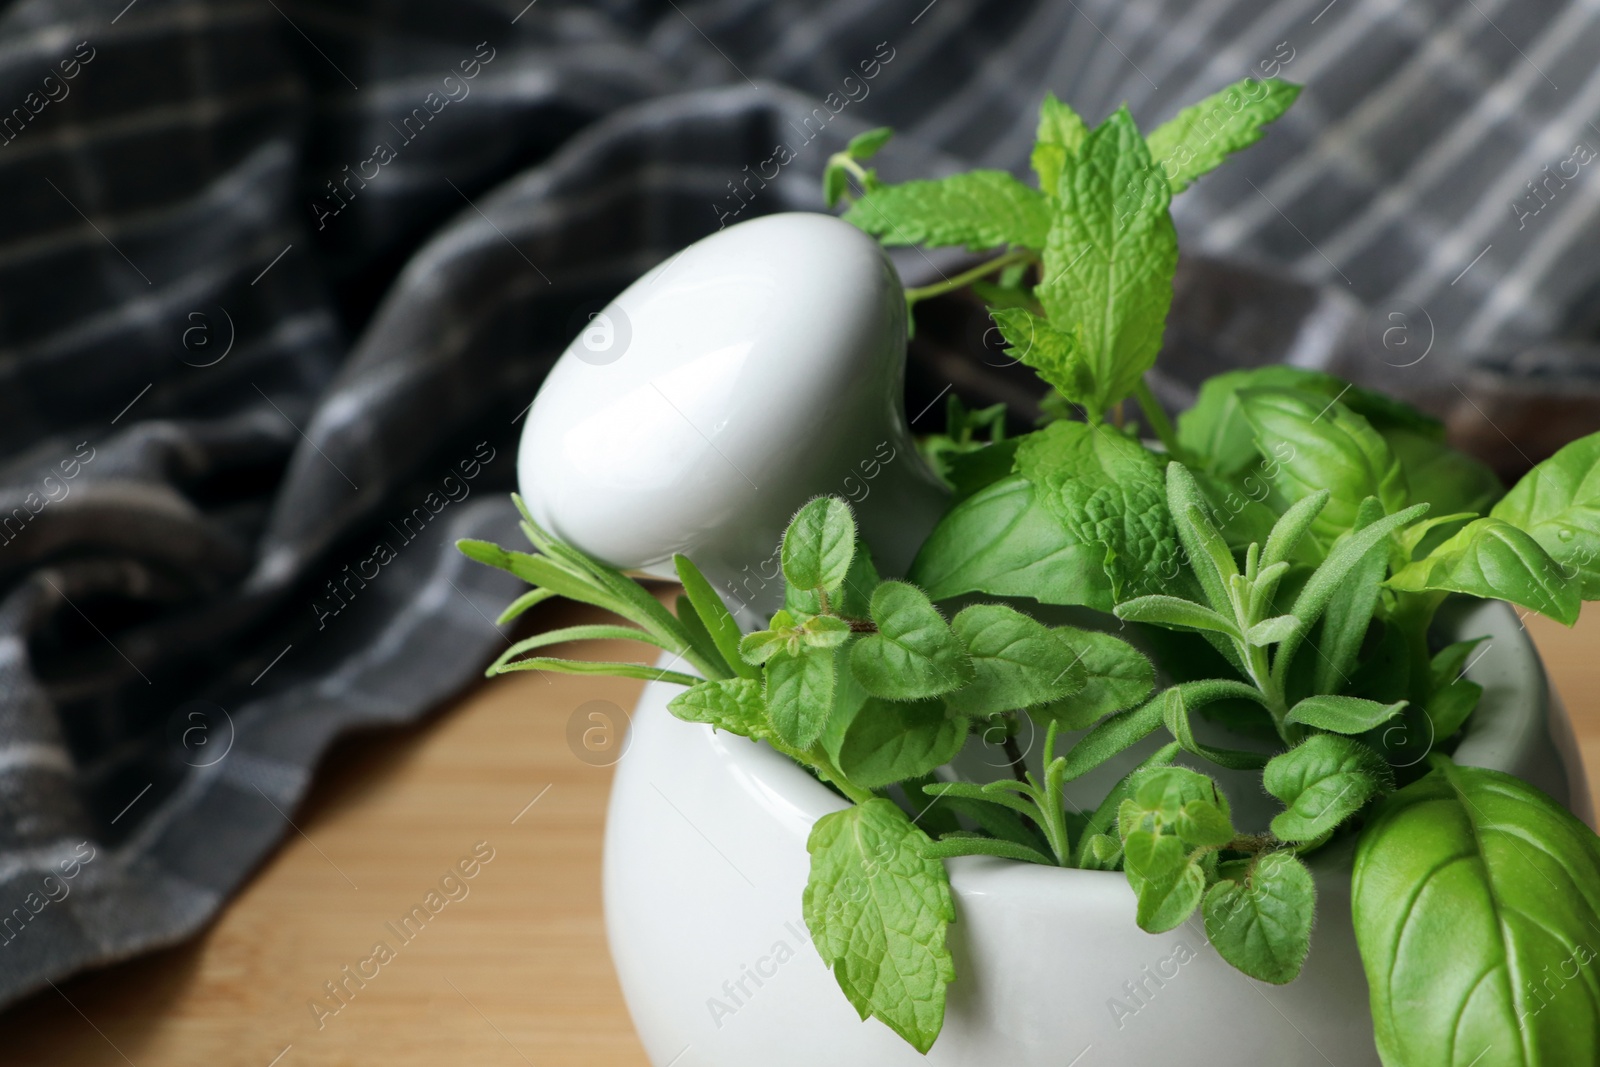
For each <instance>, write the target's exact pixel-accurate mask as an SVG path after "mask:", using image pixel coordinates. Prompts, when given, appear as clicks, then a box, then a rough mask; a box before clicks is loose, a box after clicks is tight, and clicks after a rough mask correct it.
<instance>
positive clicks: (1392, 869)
mask: <svg viewBox="0 0 1600 1067" xmlns="http://www.w3.org/2000/svg"><path fill="white" fill-rule="evenodd" d="M1431 758H1432V759H1434V761H1435V762H1434V769H1433V771H1432V772H1430V773H1429V774H1428V775H1427V777H1425V778H1422V779H1421V780H1419V781H1417V782H1414V783H1413V784H1411V785H1409V786H1407V787H1406V788H1404V789H1402V790H1400V791H1399V792H1398V793H1395V794H1394V795H1393V796H1391V797H1390V798H1389V799H1388V800H1386V801H1385V802H1384V803H1383V804H1381V805H1380V806H1379V807H1378V809H1377V811H1376V813H1375V815H1374V817H1373V819H1372V821H1371V822H1370V823H1369V824H1368V825H1367V828H1366V829H1365V830H1364V831H1363V832H1362V834H1361V840H1360V843H1359V845H1358V846H1357V850H1356V857H1355V871H1354V875H1353V878H1352V881H1351V896H1352V915H1353V918H1354V921H1355V931H1356V945H1357V947H1358V948H1359V949H1360V950H1361V962H1362V964H1363V965H1364V966H1365V968H1366V972H1367V984H1368V987H1369V990H1370V995H1371V1000H1372V1021H1373V1029H1374V1031H1375V1034H1376V1037H1377V1042H1378V1052H1379V1054H1380V1055H1381V1056H1382V1057H1383V1059H1384V1062H1386V1063H1397V1064H1399V1063H1403V1064H1405V1065H1406V1067H1434V1065H1439V1067H1445V1065H1457V1064H1464V1063H1467V1062H1469V1061H1471V1059H1472V1058H1473V1057H1479V1058H1480V1059H1481V1061H1482V1062H1481V1063H1480V1067H1482V1065H1483V1064H1494V1065H1496V1067H1500V1065H1505V1064H1514V1065H1517V1067H1532V1065H1537V1064H1550V1065H1554V1064H1569V1063H1571V1064H1577V1063H1590V1062H1593V1059H1594V1050H1595V1049H1596V1047H1600V975H1597V974H1596V968H1594V967H1592V966H1586V964H1587V963H1588V962H1589V961H1590V960H1591V959H1593V957H1594V953H1593V951H1592V949H1591V948H1590V946H1591V945H1593V944H1594V940H1595V937H1596V931H1597V930H1600V842H1597V841H1596V839H1595V836H1594V834H1593V833H1592V832H1591V831H1590V830H1589V829H1588V828H1587V827H1585V826H1584V825H1583V824H1582V823H1580V822H1579V821H1578V820H1577V819H1576V818H1575V817H1573V816H1572V815H1571V814H1570V813H1569V812H1567V811H1566V810H1564V809H1563V808H1561V807H1560V806H1559V805H1558V804H1556V803H1555V802H1554V801H1553V800H1551V799H1550V798H1549V797H1547V796H1545V795H1544V794H1543V793H1541V792H1539V790H1537V789H1535V788H1533V787H1532V786H1530V785H1528V784H1527V783H1526V782H1522V781H1520V780H1518V779H1516V778H1513V777H1511V776H1510V775H1507V774H1501V773H1500V772H1498V771H1491V770H1486V769H1483V768H1478V767H1458V766H1456V765H1454V764H1452V763H1451V762H1450V761H1448V760H1446V759H1443V758H1442V757H1437V756H1435V757H1431ZM1552 978H1554V981H1551V979H1552ZM1491 1050H1493V1051H1492V1052H1491Z"/></svg>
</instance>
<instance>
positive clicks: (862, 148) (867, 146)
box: [844, 126, 894, 162]
mask: <svg viewBox="0 0 1600 1067" xmlns="http://www.w3.org/2000/svg"><path fill="white" fill-rule="evenodd" d="M893 136H894V129H893V128H892V127H889V126H879V127H878V128H876V129H872V130H866V131H864V132H862V133H858V134H856V135H855V136H854V137H852V138H850V143H849V144H847V145H845V146H844V151H845V155H847V156H849V157H850V158H851V159H854V160H857V161H858V162H859V161H865V160H868V159H871V158H872V157H873V156H875V155H877V154H878V149H880V148H882V147H883V146H884V145H886V144H888V143H889V138H891V137H893Z"/></svg>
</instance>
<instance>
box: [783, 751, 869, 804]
mask: <svg viewBox="0 0 1600 1067" xmlns="http://www.w3.org/2000/svg"><path fill="white" fill-rule="evenodd" d="M789 754H790V755H791V756H797V758H799V759H800V760H801V761H802V762H805V763H809V764H811V765H812V766H813V767H815V768H816V769H817V772H818V773H819V774H821V775H822V776H823V777H824V778H826V779H827V780H828V781H830V782H832V783H833V784H834V785H836V786H838V787H839V792H841V793H843V794H844V795H845V796H847V797H849V798H850V799H851V800H853V801H855V802H856V803H857V804H865V803H866V802H867V801H869V800H872V799H874V798H876V797H877V795H878V794H876V793H874V792H873V791H872V790H870V789H862V788H861V787H860V786H857V785H851V784H850V781H849V779H847V778H846V777H845V776H844V774H843V772H841V771H840V770H839V768H837V767H835V766H834V765H833V761H832V760H830V759H829V758H828V757H827V756H826V755H825V754H824V753H823V751H822V746H821V745H814V746H812V748H810V749H809V750H807V751H805V752H802V753H798V754H797V753H795V752H794V751H793V750H791V751H790V753H789Z"/></svg>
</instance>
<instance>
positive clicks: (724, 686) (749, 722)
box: [667, 678, 772, 738]
mask: <svg viewBox="0 0 1600 1067" xmlns="http://www.w3.org/2000/svg"><path fill="white" fill-rule="evenodd" d="M667 708H668V710H670V711H671V712H672V714H674V715H676V716H677V717H678V718H680V719H682V720H684V721H685V722H700V723H705V724H706V725H708V726H710V727H712V728H713V729H716V730H727V731H728V732H729V733H734V734H738V735H739V736H741V737H752V738H764V737H769V736H771V734H772V726H771V723H770V722H769V720H768V719H767V703H766V701H765V700H764V699H762V696H761V684H760V683H759V682H755V681H752V680H751V679H749V678H724V679H721V680H720V681H715V682H701V683H700V684H699V685H694V686H690V687H689V688H688V689H685V690H684V691H683V692H681V693H679V694H678V695H677V696H675V697H673V698H672V699H671V700H670V701H668V702H667Z"/></svg>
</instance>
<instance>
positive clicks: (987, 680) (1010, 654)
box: [945, 604, 1085, 716]
mask: <svg viewBox="0 0 1600 1067" xmlns="http://www.w3.org/2000/svg"><path fill="white" fill-rule="evenodd" d="M950 629H951V630H952V631H953V632H954V633H955V635H956V637H957V638H958V639H959V640H960V641H961V643H962V644H963V645H965V646H966V648H967V654H968V655H969V656H970V657H971V658H972V669H973V672H974V675H975V677H974V678H973V680H972V681H971V682H969V683H968V684H966V685H964V686H962V687H961V688H960V689H957V690H955V691H954V692H952V693H950V694H949V695H947V696H946V697H945V700H946V702H947V703H949V705H950V707H952V708H954V709H955V710H956V711H959V712H961V713H963V714H965V715H970V716H981V715H993V714H996V713H998V712H1002V711H1012V710H1014V709H1018V708H1029V707H1033V706H1034V705H1035V704H1043V703H1046V702H1048V701H1052V700H1060V699H1061V698H1062V697H1065V696H1068V695H1070V694H1072V693H1076V692H1077V691H1078V690H1080V689H1082V688H1083V685H1084V681H1085V676H1084V669H1083V667H1082V666H1081V665H1080V664H1079V663H1078V661H1077V656H1076V655H1075V654H1074V653H1073V651H1072V649H1071V648H1070V647H1069V646H1068V645H1067V644H1066V643H1064V642H1063V641H1061V639H1060V638H1058V637H1057V636H1056V635H1055V634H1053V633H1051V632H1050V630H1049V628H1048V627H1046V626H1045V625H1044V624H1043V623H1041V622H1038V621H1036V620H1034V619H1031V618H1029V617H1028V616H1026V615H1024V614H1022V613H1021V612H1019V611H1016V610H1014V609H1012V608H1008V607H1005V606H1004V605H1002V604H974V605H972V606H971V607H969V608H964V609H963V610H962V611H961V613H960V614H958V615H957V616H956V617H955V619H954V620H953V621H952V622H951V624H950Z"/></svg>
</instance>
